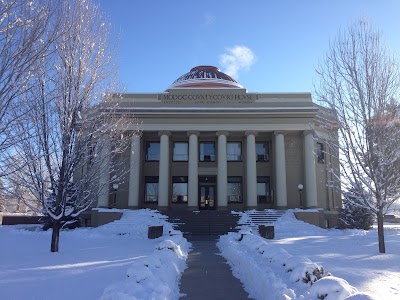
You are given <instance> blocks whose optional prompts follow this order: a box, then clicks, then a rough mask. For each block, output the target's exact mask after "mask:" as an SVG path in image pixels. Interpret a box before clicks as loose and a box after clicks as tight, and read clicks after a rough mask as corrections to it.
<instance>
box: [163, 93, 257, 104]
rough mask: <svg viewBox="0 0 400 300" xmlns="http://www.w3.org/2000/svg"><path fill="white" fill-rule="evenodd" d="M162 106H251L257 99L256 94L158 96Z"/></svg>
mask: <svg viewBox="0 0 400 300" xmlns="http://www.w3.org/2000/svg"><path fill="white" fill-rule="evenodd" d="M158 99H159V100H161V102H162V103H163V104H172V105H194V104H195V105H207V104H212V105H218V104H232V103H235V104H252V103H254V102H255V100H256V99H257V95H256V94H230V95H224V94H216V95H207V94H198V95H193V94H175V95H174V94H168V95H165V94H164V95H158Z"/></svg>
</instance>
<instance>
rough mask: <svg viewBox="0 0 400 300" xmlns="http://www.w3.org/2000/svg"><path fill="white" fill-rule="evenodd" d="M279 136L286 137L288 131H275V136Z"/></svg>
mask: <svg viewBox="0 0 400 300" xmlns="http://www.w3.org/2000/svg"><path fill="white" fill-rule="evenodd" d="M278 134H282V135H286V134H287V132H286V131H279V130H277V131H274V135H275V136H277V135H278Z"/></svg>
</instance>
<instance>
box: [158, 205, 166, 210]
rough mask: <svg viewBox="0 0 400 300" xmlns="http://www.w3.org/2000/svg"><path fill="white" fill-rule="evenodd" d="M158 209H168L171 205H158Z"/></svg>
mask: <svg viewBox="0 0 400 300" xmlns="http://www.w3.org/2000/svg"><path fill="white" fill-rule="evenodd" d="M157 209H158V210H168V209H169V207H168V206H157Z"/></svg>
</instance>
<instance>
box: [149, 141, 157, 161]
mask: <svg viewBox="0 0 400 300" xmlns="http://www.w3.org/2000/svg"><path fill="white" fill-rule="evenodd" d="M159 160H160V142H147V147H146V161H159Z"/></svg>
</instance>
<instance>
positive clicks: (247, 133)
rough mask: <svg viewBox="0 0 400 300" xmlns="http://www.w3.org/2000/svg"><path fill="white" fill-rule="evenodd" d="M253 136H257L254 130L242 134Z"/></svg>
mask: <svg viewBox="0 0 400 300" xmlns="http://www.w3.org/2000/svg"><path fill="white" fill-rule="evenodd" d="M251 134H252V135H254V136H256V135H257V131H255V130H248V131H246V132H245V133H244V135H245V136H249V135H251Z"/></svg>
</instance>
